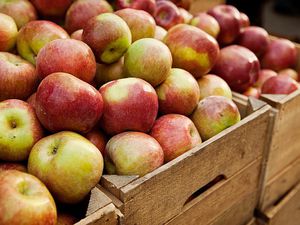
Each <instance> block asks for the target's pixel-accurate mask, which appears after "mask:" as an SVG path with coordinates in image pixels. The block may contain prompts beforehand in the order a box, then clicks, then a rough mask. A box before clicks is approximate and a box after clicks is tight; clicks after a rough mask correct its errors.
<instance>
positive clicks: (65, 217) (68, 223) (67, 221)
mask: <svg viewBox="0 0 300 225" xmlns="http://www.w3.org/2000/svg"><path fill="white" fill-rule="evenodd" d="M77 221H78V219H77V218H76V217H75V216H73V215H72V214H70V213H66V212H58V214H57V224H56V225H73V224H75V223H76V222H77Z"/></svg>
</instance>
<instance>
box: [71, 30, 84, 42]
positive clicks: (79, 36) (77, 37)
mask: <svg viewBox="0 0 300 225" xmlns="http://www.w3.org/2000/svg"><path fill="white" fill-rule="evenodd" d="M82 33H83V29H80V30H76V31H74V32H73V33H72V34H71V38H72V39H75V40H78V41H82Z"/></svg>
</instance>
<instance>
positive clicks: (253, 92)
mask: <svg viewBox="0 0 300 225" xmlns="http://www.w3.org/2000/svg"><path fill="white" fill-rule="evenodd" d="M243 95H246V96H248V97H250V96H251V97H254V98H259V96H260V89H259V88H256V87H249V88H248V89H247V90H246V91H245V92H244V93H243Z"/></svg>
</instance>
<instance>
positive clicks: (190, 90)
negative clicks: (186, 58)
mask: <svg viewBox="0 0 300 225" xmlns="http://www.w3.org/2000/svg"><path fill="white" fill-rule="evenodd" d="M156 93H157V96H158V101H159V111H160V113H162V114H169V113H178V114H182V115H190V114H191V113H192V112H193V110H194V109H195V107H196V106H197V104H198V102H199V98H200V89H199V86H198V84H197V81H196V79H195V78H194V77H193V75H191V74H190V73H189V72H187V71H185V70H183V69H178V68H173V69H171V73H170V75H169V76H168V77H167V79H166V80H165V81H164V82H163V83H162V84H161V85H159V86H158V87H157V88H156Z"/></svg>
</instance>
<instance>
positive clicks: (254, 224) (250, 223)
mask: <svg viewBox="0 0 300 225" xmlns="http://www.w3.org/2000/svg"><path fill="white" fill-rule="evenodd" d="M246 225H257V223H256V219H255V218H252V219H251V220H250V221H249V223H247V224H246Z"/></svg>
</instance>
